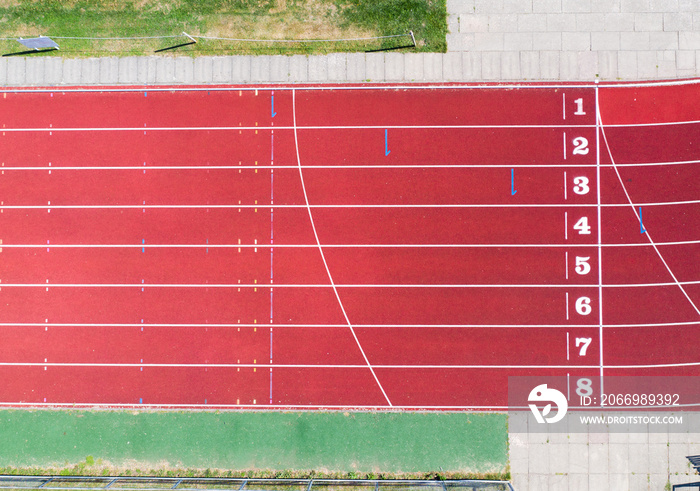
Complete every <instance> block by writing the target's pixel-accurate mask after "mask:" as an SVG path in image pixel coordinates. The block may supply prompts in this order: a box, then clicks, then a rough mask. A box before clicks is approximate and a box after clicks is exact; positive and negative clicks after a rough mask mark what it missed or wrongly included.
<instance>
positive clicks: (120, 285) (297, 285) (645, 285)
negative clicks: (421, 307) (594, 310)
mask: <svg viewBox="0 0 700 491" xmlns="http://www.w3.org/2000/svg"><path fill="white" fill-rule="evenodd" d="M678 285H700V280H695V281H680V282H678V281H674V282H665V283H620V284H612V283H611V284H606V285H600V284H597V283H596V284H585V283H581V284H562V285H557V284H526V283H520V284H518V283H511V284H500V283H474V284H456V283H423V284H421V283H332V284H330V285H328V284H322V283H286V284H285V283H48V282H47V283H0V287H1V288H149V289H154V288H198V289H201V288H204V289H206V288H213V289H226V288H229V289H233V288H332V289H334V290H335V289H336V288H403V289H408V288H428V289H435V288H451V289H455V288H458V289H478V288H491V289H493V288H533V289H534V288H553V289H566V288H596V287H601V286H602V288H655V287H666V286H678Z"/></svg>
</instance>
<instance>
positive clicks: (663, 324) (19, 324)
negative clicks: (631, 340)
mask: <svg viewBox="0 0 700 491" xmlns="http://www.w3.org/2000/svg"><path fill="white" fill-rule="evenodd" d="M267 325H268V326H270V327H276V328H291V329H298V328H311V329H317V328H322V329H326V328H345V327H347V324H267ZM260 326H261V324H238V323H236V324H221V323H219V324H211V323H207V324H191V323H182V324H173V323H165V324H157V323H152V324H146V323H144V324H141V323H138V324H134V323H76V322H73V323H71V322H59V323H49V322H2V323H0V327H3V328H8V327H9V328H28V327H88V328H94V327H106V328H121V327H139V328H140V327H153V328H159V327H167V328H234V327H235V328H239V327H253V328H257V327H260ZM690 326H698V327H700V320H699V321H686V322H660V323H651V324H606V325H605V326H604V327H609V328H615V329H620V328H629V329H637V328H644V327H690ZM354 327H356V328H376V329H394V328H402V329H404V328H405V329H415V328H420V329H428V328H436V329H481V328H486V329H511V328H515V329H524V328H528V329H531V328H537V329H550V328H554V329H560V328H567V329H568V328H574V327H575V328H594V329H598V324H597V323H596V324H566V325H564V324H354Z"/></svg>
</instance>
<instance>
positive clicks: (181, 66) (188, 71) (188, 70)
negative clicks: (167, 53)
mask: <svg viewBox="0 0 700 491" xmlns="http://www.w3.org/2000/svg"><path fill="white" fill-rule="evenodd" d="M175 82H177V83H184V84H191V83H193V82H194V59H193V58H190V57H189V56H178V57H177V58H175Z"/></svg>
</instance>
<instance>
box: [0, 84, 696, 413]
mask: <svg viewBox="0 0 700 491" xmlns="http://www.w3.org/2000/svg"><path fill="white" fill-rule="evenodd" d="M699 108H700V84H698V83H696V82H694V81H692V82H688V83H681V84H666V85H664V84H636V85H635V84H616V85H604V84H600V85H593V84H590V85H586V84H583V85H562V86H557V85H545V86H536V85H521V86H497V85H483V86H473V87H459V86H428V87H420V86H410V85H409V86H402V87H389V86H323V87H315V86H299V87H294V88H292V87H283V86H279V87H272V86H265V87H257V88H256V87H185V88H172V87H167V88H147V89H145V88H118V89H117V88H104V89H84V88H66V89H63V90H60V91H56V90H54V89H38V90H7V91H5V92H3V95H2V98H1V99H0V119H2V124H3V128H2V137H1V140H0V142H1V143H2V147H1V148H2V154H1V159H0V160H1V162H2V165H1V170H0V172H1V174H0V337H1V339H2V340H3V342H2V343H0V377H1V378H2V380H3V381H4V382H3V384H2V385H0V404H3V405H9V406H22V405H30V406H63V405H78V406H92V405H108V406H143V407H161V406H171V407H201V408H204V407H210V406H211V407H232V408H233V407H259V408H265V407H268V408H283V407H295V408H307V407H310V408H323V407H328V408H362V407H389V406H393V407H400V408H405V409H420V408H439V409H463V410H468V409H487V410H488V409H492V410H493V409H495V410H497V409H504V408H506V407H507V404H508V401H507V387H508V380H509V377H513V376H520V375H522V376H533V375H534V376H568V377H569V378H570V379H571V380H572V381H575V380H576V379H577V378H580V377H586V378H591V379H594V380H598V378H597V377H600V376H601V375H602V376H603V379H604V378H605V377H606V376H610V375H643V376H647V375H652V376H653V375H658V376H663V377H668V376H681V375H683V376H698V375H700V356H699V355H698V353H697V349H696V346H695V343H694V341H695V340H696V339H697V337H698V335H699V334H700V310H698V307H699V306H700V261H699V260H698V255H699V253H700V227H698V225H697V223H698V218H699V217H700V193H699V192H698V186H697V182H698V178H699V177H700V145H698V143H700V139H699V137H698V135H700V131H699V130H700V123H699V122H698V121H699V120H700V109H699ZM514 191H515V192H514ZM640 210H641V212H642V216H641V217H640ZM644 230H645V231H644ZM582 339H583V340H584V341H585V344H586V346H587V348H586V349H585V350H584V349H582V344H581V340H582ZM577 341H578V345H577ZM572 383H574V382H572ZM684 402H685V403H690V404H696V405H700V399H697V400H690V401H688V400H686V401H684Z"/></svg>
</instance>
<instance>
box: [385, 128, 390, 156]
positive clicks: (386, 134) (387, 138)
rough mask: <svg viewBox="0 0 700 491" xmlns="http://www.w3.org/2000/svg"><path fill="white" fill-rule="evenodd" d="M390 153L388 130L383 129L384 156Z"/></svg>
mask: <svg viewBox="0 0 700 491" xmlns="http://www.w3.org/2000/svg"><path fill="white" fill-rule="evenodd" d="M390 153H391V150H389V130H388V129H387V130H384V156H385V157H386V156H387V155H389V154H390Z"/></svg>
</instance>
